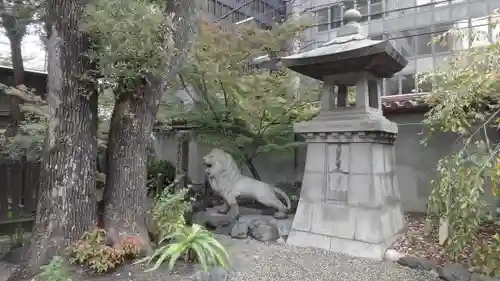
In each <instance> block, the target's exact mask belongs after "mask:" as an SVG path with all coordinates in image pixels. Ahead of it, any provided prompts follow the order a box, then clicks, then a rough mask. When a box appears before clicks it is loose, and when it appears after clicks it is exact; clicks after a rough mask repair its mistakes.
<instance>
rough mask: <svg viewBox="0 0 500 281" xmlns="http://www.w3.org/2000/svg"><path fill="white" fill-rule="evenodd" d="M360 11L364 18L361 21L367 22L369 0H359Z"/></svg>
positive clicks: (358, 7)
mask: <svg viewBox="0 0 500 281" xmlns="http://www.w3.org/2000/svg"><path fill="white" fill-rule="evenodd" d="M356 6H357V7H356V8H357V9H358V11H359V12H360V13H361V15H362V16H363V17H362V18H361V21H367V20H368V0H359V1H358V2H357V5H356Z"/></svg>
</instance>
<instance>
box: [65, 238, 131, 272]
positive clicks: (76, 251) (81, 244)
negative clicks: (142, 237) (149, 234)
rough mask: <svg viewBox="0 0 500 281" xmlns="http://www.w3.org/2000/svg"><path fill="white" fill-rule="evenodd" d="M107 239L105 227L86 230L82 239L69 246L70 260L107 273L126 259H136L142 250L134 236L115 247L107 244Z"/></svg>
mask: <svg viewBox="0 0 500 281" xmlns="http://www.w3.org/2000/svg"><path fill="white" fill-rule="evenodd" d="M105 239H106V231H105V230H104V229H95V230H93V231H89V232H86V233H85V234H84V235H83V237H82V239H81V240H79V241H77V242H75V243H74V244H73V245H71V246H70V247H69V249H68V250H69V256H70V257H71V260H70V262H71V263H73V264H79V265H86V266H88V267H90V268H91V269H92V270H93V271H94V272H97V273H105V272H109V271H112V270H115V269H116V268H117V267H118V266H119V265H121V264H122V263H123V262H124V260H125V259H134V258H135V257H136V256H137V254H139V252H140V243H139V241H137V240H136V239H135V238H134V237H127V238H125V239H122V241H121V242H120V243H119V244H118V245H116V246H115V247H110V246H107V245H106V244H105Z"/></svg>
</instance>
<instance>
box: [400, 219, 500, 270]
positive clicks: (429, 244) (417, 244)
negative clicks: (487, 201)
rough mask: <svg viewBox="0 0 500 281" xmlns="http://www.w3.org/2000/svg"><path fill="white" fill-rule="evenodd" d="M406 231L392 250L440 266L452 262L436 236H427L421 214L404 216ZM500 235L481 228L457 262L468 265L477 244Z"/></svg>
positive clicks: (499, 229)
mask: <svg viewBox="0 0 500 281" xmlns="http://www.w3.org/2000/svg"><path fill="white" fill-rule="evenodd" d="M405 219H406V223H407V227H408V229H407V231H406V232H404V233H403V234H402V235H401V236H400V237H399V239H398V240H397V241H396V243H394V245H393V246H392V248H393V249H395V250H397V251H398V252H401V253H404V254H411V255H414V256H419V257H423V258H426V259H431V260H435V261H437V262H438V264H440V265H442V264H444V263H447V262H452V261H450V260H448V258H447V257H446V254H445V251H444V247H443V246H442V245H440V244H439V241H438V238H437V235H433V236H427V235H426V233H425V232H426V229H425V217H424V215H423V214H405ZM495 232H496V233H500V228H499V227H493V226H488V227H483V228H482V231H479V232H478V233H477V234H476V238H475V239H474V242H473V243H471V244H470V245H468V247H467V249H465V251H464V252H463V253H462V254H461V255H460V258H459V260H458V261H457V262H460V263H463V264H468V262H469V259H470V257H471V256H472V252H473V250H474V247H475V246H476V245H478V243H489V241H491V240H492V239H493V233H495Z"/></svg>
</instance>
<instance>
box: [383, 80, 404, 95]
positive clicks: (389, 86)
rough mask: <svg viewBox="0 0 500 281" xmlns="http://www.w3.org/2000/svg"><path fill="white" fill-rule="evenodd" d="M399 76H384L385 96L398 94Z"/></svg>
mask: <svg viewBox="0 0 500 281" xmlns="http://www.w3.org/2000/svg"><path fill="white" fill-rule="evenodd" d="M400 77H401V76H399V75H398V76H394V77H392V78H386V79H384V80H385V93H384V95H385V96H392V95H399V78H400Z"/></svg>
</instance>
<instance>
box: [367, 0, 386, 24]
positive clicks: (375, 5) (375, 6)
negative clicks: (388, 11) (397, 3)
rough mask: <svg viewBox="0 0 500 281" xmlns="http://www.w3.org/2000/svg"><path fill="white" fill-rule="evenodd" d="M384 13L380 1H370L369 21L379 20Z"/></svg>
mask: <svg viewBox="0 0 500 281" xmlns="http://www.w3.org/2000/svg"><path fill="white" fill-rule="evenodd" d="M383 12H384V5H383V3H382V0H371V2H370V20H376V19H381V18H382V15H383Z"/></svg>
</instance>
